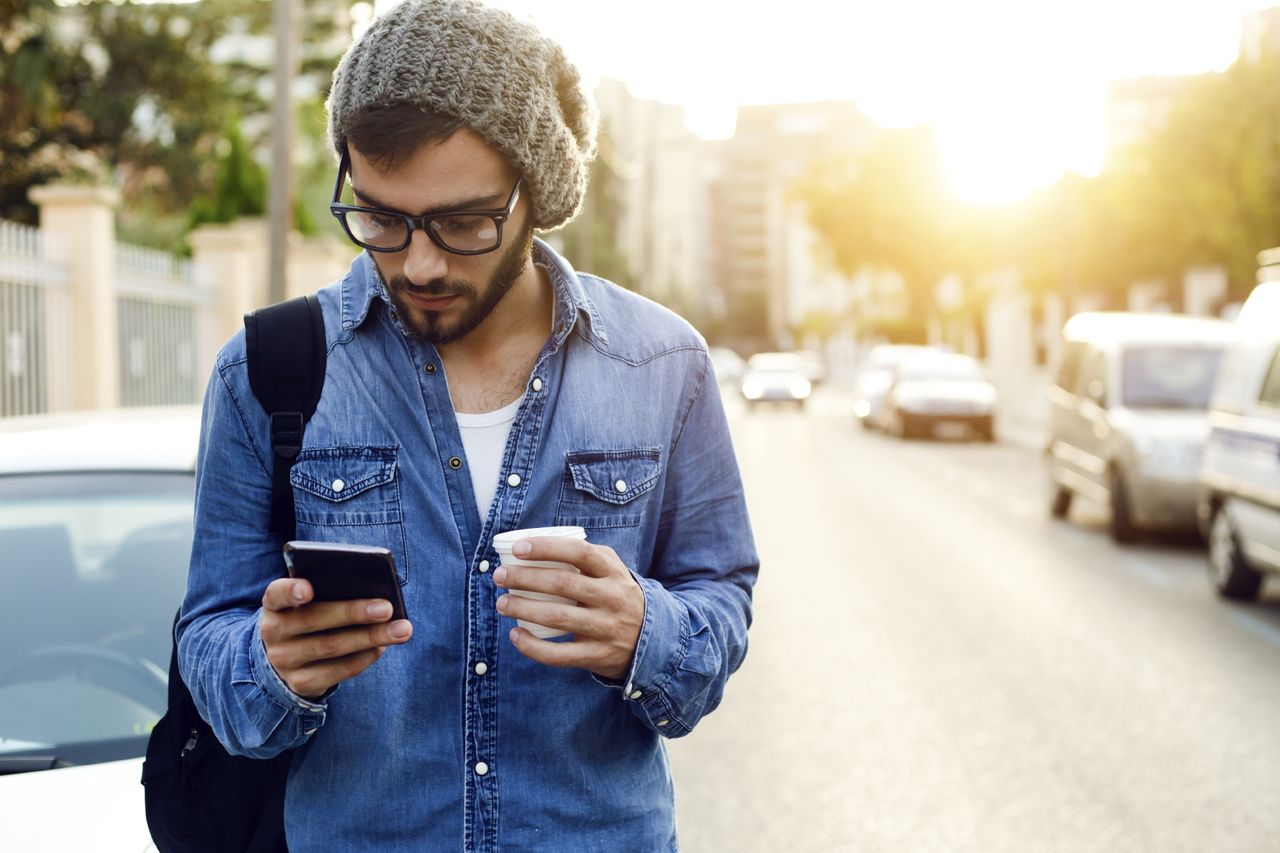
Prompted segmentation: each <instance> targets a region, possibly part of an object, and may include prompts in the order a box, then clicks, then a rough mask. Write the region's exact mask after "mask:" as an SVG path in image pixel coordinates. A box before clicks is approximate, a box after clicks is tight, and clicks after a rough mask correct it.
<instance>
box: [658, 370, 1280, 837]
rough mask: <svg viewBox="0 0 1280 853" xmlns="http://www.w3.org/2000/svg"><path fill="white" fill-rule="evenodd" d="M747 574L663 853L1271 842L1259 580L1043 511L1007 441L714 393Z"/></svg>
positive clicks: (1276, 767) (683, 746)
mask: <svg viewBox="0 0 1280 853" xmlns="http://www.w3.org/2000/svg"><path fill="white" fill-rule="evenodd" d="M730 406H731V409H730V417H731V420H732V424H733V430H734V437H735V444H736V447H737V450H738V455H739V460H740V463H741V465H742V468H743V472H744V477H745V480H746V485H747V494H748V501H749V504H750V508H751V513H752V518H753V522H754V524H755V533H756V539H757V544H758V546H759V549H760V552H761V556H762V570H761V577H760V581H759V583H758V585H757V587H756V599H755V600H756V606H755V624H754V626H753V627H752V630H751V649H750V653H749V655H748V658H747V662H746V664H745V665H744V666H743V668H742V670H740V671H739V672H738V674H737V675H736V676H735V677H734V678H733V679H732V680H731V681H730V683H729V688H728V692H727V694H726V696H725V700H724V702H723V704H722V705H721V707H720V708H719V709H718V710H717V711H716V712H715V713H713V714H712V715H711V716H709V717H708V718H706V719H705V720H704V721H703V722H702V723H701V724H700V726H699V727H698V728H697V729H696V730H695V731H694V732H693V733H692V734H691V735H689V736H688V737H686V738H683V739H680V740H677V741H673V742H671V743H670V745H669V751H670V754H671V758H672V763H673V765H674V773H675V778H676V791H677V811H678V816H679V817H678V819H679V827H680V837H681V846H682V849H683V850H685V851H686V853H721V851H733V853H739V851H762V853H765V852H766V851H767V853H774V851H786V853H807V851H893V853H900V852H901V851H905V852H906V853H916V851H974V852H975V853H1003V851H1008V853H1035V851H1072V853H1076V851H1098V853H1125V851H1152V853H1176V851H1188V853H1207V852H1208V851H1230V853H1236V851H1241V853H1253V851H1280V583H1273V585H1272V588H1271V590H1270V591H1264V597H1263V600H1262V601H1261V602H1259V603H1257V604H1254V605H1251V606H1234V605H1228V604H1225V603H1223V602H1222V601H1220V600H1218V599H1217V598H1216V596H1215V595H1214V594H1213V593H1212V592H1211V590H1210V589H1209V587H1208V583H1207V580H1206V576H1205V571H1204V556H1203V553H1202V552H1201V551H1200V549H1199V547H1198V545H1196V544H1195V543H1193V542H1187V541H1181V542H1179V541H1169V540H1164V541H1154V542H1146V543H1143V544H1140V545H1137V546H1134V547H1130V548H1126V549H1120V548H1118V547H1117V546H1115V545H1113V544H1112V543H1111V541H1110V540H1109V539H1108V538H1107V536H1106V534H1105V520H1106V517H1105V514H1104V512H1103V510H1101V509H1097V508H1092V507H1089V506H1087V505H1080V502H1079V501H1078V502H1077V504H1078V505H1077V506H1076V507H1075V508H1073V515H1072V518H1071V520H1070V521H1069V522H1068V523H1063V522H1054V521H1052V520H1050V519H1049V517H1048V512H1047V489H1046V485H1045V475H1044V468H1043V464H1042V460H1041V459H1040V457H1039V456H1038V455H1037V454H1036V453H1035V452H1034V451H1033V450H1032V449H1031V448H1030V447H1029V446H1025V445H1022V444H1017V443H1012V442H1009V443H1005V442H1001V443H997V444H995V445H984V444H980V443H968V442H963V441H946V442H923V441H913V442H902V441H899V440H897V439H892V438H888V437H885V436H881V435H878V434H872V433H866V432H863V431H862V430H860V429H858V427H857V426H855V425H854V423H853V419H852V414H851V411H852V410H851V407H850V405H849V401H848V399H847V398H845V397H843V396H841V395H839V394H837V393H835V392H827V393H826V394H825V395H824V396H822V397H820V398H818V399H816V400H814V401H813V405H811V407H810V411H809V412H808V413H806V414H800V413H795V412H791V411H784V410H769V411H761V412H755V413H750V414H747V413H745V412H743V411H741V409H740V406H739V405H738V404H737V402H736V401H734V400H732V399H730Z"/></svg>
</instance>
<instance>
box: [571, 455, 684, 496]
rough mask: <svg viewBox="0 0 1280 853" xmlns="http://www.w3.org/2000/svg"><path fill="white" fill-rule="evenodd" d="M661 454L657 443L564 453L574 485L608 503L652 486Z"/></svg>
mask: <svg viewBox="0 0 1280 853" xmlns="http://www.w3.org/2000/svg"><path fill="white" fill-rule="evenodd" d="M660 457H661V451H660V450H659V449H658V448H656V447H645V448H639V449H637V450H574V451H570V452H569V453H567V454H565V459H566V461H567V462H568V465H569V473H570V476H572V477H573V485H574V486H575V487H577V488H578V489H581V490H582V491H584V492H588V493H590V494H592V495H594V496H595V497H597V498H599V499H600V500H602V501H605V502H607V503H611V504H625V503H628V502H629V501H632V500H635V499H636V498H638V497H639V496H640V495H643V494H644V493H645V492H647V491H649V490H650V489H652V488H653V487H654V486H655V485H656V484H657V482H658V472H659V470H660V467H661V465H660V462H659V459H660Z"/></svg>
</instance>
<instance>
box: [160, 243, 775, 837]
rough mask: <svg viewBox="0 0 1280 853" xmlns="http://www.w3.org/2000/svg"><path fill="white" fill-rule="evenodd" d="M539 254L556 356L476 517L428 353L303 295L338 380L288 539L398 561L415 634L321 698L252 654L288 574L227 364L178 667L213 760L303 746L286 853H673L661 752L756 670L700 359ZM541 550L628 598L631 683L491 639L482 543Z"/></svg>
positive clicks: (495, 622)
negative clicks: (637, 626) (554, 529)
mask: <svg viewBox="0 0 1280 853" xmlns="http://www.w3.org/2000/svg"><path fill="white" fill-rule="evenodd" d="M534 252H535V261H536V262H537V263H539V264H540V265H542V266H543V267H544V268H545V269H546V271H547V273H548V275H549V277H550V279H551V281H552V283H553V285H554V288H555V297H556V307H555V319H554V325H553V331H552V334H551V336H550V338H549V339H548V340H547V342H546V344H545V345H544V347H543V348H542V351H541V352H540V354H539V355H538V358H537V361H536V363H535V365H534V368H533V371H532V373H531V374H530V376H529V378H528V382H527V384H526V387H525V399H524V402H523V403H522V404H521V407H520V411H519V414H518V416H517V417H516V420H515V423H514V424H513V425H512V427H511V433H510V437H509V439H508V442H507V446H506V450H505V454H504V457H503V465H502V474H501V479H500V483H499V486H498V492H497V495H496V496H495V498H494V501H493V504H492V505H491V507H490V508H489V511H488V515H487V517H485V518H480V517H479V516H478V514H477V511H476V503H475V500H474V498H473V495H472V486H471V479H470V476H469V474H468V471H467V469H466V464H465V454H464V451H463V447H462V441H461V438H460V436H459V431H458V427H457V422H456V419H455V417H454V412H453V407H452V404H451V402H450V397H449V392H448V388H447V385H446V378H445V375H444V370H443V367H442V365H441V361H440V356H439V354H438V353H437V352H436V350H435V348H434V347H433V346H431V345H430V344H428V343H425V342H423V341H421V340H418V339H415V338H412V337H409V336H406V335H405V334H404V331H403V329H402V327H401V326H400V325H399V323H398V321H397V319H396V317H395V314H394V312H392V311H391V310H390V308H389V305H388V303H387V301H386V293H385V290H384V288H383V285H382V283H381V278H380V277H379V275H378V272H377V270H376V268H375V266H374V264H373V262H372V260H371V259H370V258H369V257H368V256H367V255H361V256H360V257H359V258H357V259H356V260H355V262H354V263H353V264H352V266H351V269H350V271H349V272H348V273H347V275H346V276H345V277H344V278H343V279H342V280H341V281H339V282H337V283H336V284H333V285H330V286H328V287H326V288H324V289H322V290H321V291H320V292H319V295H320V301H321V304H322V306H323V309H324V316H325V325H326V329H327V334H326V337H327V343H328V350H329V358H328V369H327V374H326V381H325V389H324V394H323V396H322V397H321V399H320V403H319V406H318V408H317V409H316V413H315V416H314V417H313V418H312V420H311V422H310V424H309V425H308V427H307V430H306V438H305V443H304V446H303V450H302V452H301V453H300V454H299V456H298V458H297V461H296V463H295V465H294V467H293V470H292V474H291V480H292V484H293V492H294V498H295V502H296V508H297V523H298V524H297V538H299V539H312V540H328V541H338V542H359V543H368V544H372V545H381V546H385V547H387V548H390V549H391V551H392V552H393V553H394V555H395V559H396V565H397V566H398V569H399V571H400V575H401V577H400V580H401V583H402V585H403V592H404V599H405V606H406V609H407V610H408V614H409V618H410V620H411V621H412V622H413V624H414V634H413V638H412V639H411V640H410V641H409V642H408V643H407V644H405V645H402V646H393V647H391V648H389V649H388V650H387V651H386V653H385V654H384V655H383V657H382V658H381V659H379V660H378V661H377V662H376V663H374V664H373V666H371V667H370V668H369V669H368V670H366V671H365V672H363V673H361V674H360V675H358V676H356V677H355V678H353V679H350V680H348V681H346V682H344V683H342V684H340V685H339V686H338V687H337V688H336V690H334V691H333V692H332V693H330V694H329V695H327V696H326V697H325V698H324V700H323V701H318V702H310V701H307V700H305V699H302V698H301V697H299V696H297V695H295V694H293V693H292V692H291V691H290V690H289V689H288V688H287V687H286V685H285V684H284V682H283V681H282V680H281V679H280V678H279V676H278V675H277V674H276V673H275V671H274V670H273V669H272V668H271V666H270V664H269V663H268V662H267V660H266V656H265V652H264V649H263V646H262V642H261V639H260V637H259V635H258V612H259V607H260V604H261V599H262V594H263V591H264V589H265V588H266V586H267V585H268V584H269V583H270V582H271V581H272V580H274V579H276V578H278V577H281V576H283V575H284V574H285V572H284V566H283V561H282V559H281V550H280V549H281V545H282V542H281V541H280V540H279V538H278V537H273V536H272V535H271V534H269V533H268V532H267V529H266V527H267V524H266V522H267V515H268V504H269V499H270V492H271V477H270V445H269V439H268V429H267V419H266V416H265V415H264V413H263V411H262V409H261V407H260V406H259V404H258V403H257V401H256V400H255V399H254V397H253V395H252V392H251V391H250V388H249V379H248V373H247V370H246V363H245V345H244V336H243V332H241V333H240V334H237V335H236V336H235V337H234V338H233V339H232V340H231V341H230V342H229V343H228V344H227V345H226V346H225V347H224V348H223V350H222V351H221V353H220V354H219V356H218V359H217V363H216V366H215V368H214V371H213V375H212V378H211V381H210V385H209V389H208V392H207V394H206V396H205V403H204V423H203V427H202V435H201V445H200V458H199V463H198V469H197V481H196V482H197V487H196V516H195V544H194V548H193V551H192V557H191V567H190V575H189V579H188V587H187V594H186V599H185V601H184V603H183V608H182V617H181V620H180V623H179V643H178V650H179V657H180V666H181V670H182V673H183V677H184V679H185V680H186V682H187V684H188V686H189V688H190V690H191V693H192V695H193V696H194V698H195V701H196V703H197V705H198V706H199V708H200V710H201V713H202V714H203V715H204V716H205V718H206V719H207V720H208V721H209V723H210V724H211V725H212V727H213V729H214V732H215V733H216V734H217V736H218V738H219V739H220V740H221V741H222V742H223V743H224V744H225V745H226V746H227V748H228V749H229V750H231V751H232V752H234V753H238V754H242V755H247V756H260V757H267V756H272V755H276V754H278V753H279V752H281V751H282V750H286V749H295V748H296V749H297V752H296V753H295V756H294V761H293V765H292V771H291V773H290V777H289V784H288V791H287V796H286V807H285V826H286V833H287V837H288V841H289V846H290V849H291V850H292V851H294V853H301V852H302V851H312V850H316V851H319V850H324V851H333V850H360V851H392V850H395V851H408V850H414V851H422V850H466V851H497V850H506V851H520V853H529V851H541V850H545V851H554V853H573V851H582V853H599V851H605V850H608V851H667V850H676V849H677V844H676V834H675V812H674V797H673V792H672V780H671V774H670V769H669V766H668V763H667V756H666V750H665V748H664V745H663V738H666V737H679V736H681V735H684V734H687V733H688V732H689V731H690V730H692V729H693V727H694V726H695V725H696V724H697V723H698V721H699V720H700V719H702V717H703V715H705V714H707V713H709V712H710V711H712V710H713V709H714V708H715V707H716V705H717V704H719V702H720V699H721V696H722V694H723V692H724V688H725V682H726V681H727V679H728V677H729V675H730V673H732V672H733V671H734V670H736V669H737V668H738V667H739V665H741V663H742V660H743V657H744V656H745V654H746V650H747V628H748V625H749V624H750V622H751V589H752V585H753V584H754V582H755V578H756V572H757V565H758V559H757V556H756V551H755V546H754V543H753V540H752V535H751V530H750V525H749V522H748V519H747V510H746V504H745V500H744V497H743V491H742V483H741V478H740V476H739V473H738V467H737V463H736V461H735V458H734V453H733V448H732V445H731V443H730V437H729V431H728V428H727V424H726V421H725V416H724V411H723V408H722V405H721V400H720V395H719V390H718V387H717V384H716V381H715V376H714V374H713V373H712V369H711V366H710V362H709V360H708V357H707V353H706V347H705V345H704V342H703V341H702V339H701V338H700V337H699V336H698V334H697V333H696V332H695V331H694V330H693V329H692V328H691V327H690V326H689V325H688V324H687V323H685V322H684V321H683V320H681V319H679V318H678V317H676V316H675V315H674V314H672V313H670V312H669V311H667V310H665V309H663V308H661V307H659V306H657V305H655V304H654V303H652V302H649V301H648V300H645V299H643V298H641V297H639V296H637V295H635V294H632V293H629V292H627V291H625V290H623V289H621V288H619V287H617V286H615V285H612V284H610V283H608V282H605V281H603V280H601V279H598V278H594V277H592V276H588V275H584V274H581V273H577V272H575V271H574V270H572V269H571V268H570V267H569V265H568V264H567V263H566V262H565V261H564V260H563V259H562V258H560V257H559V256H558V255H556V254H555V253H554V252H552V250H551V249H550V248H548V247H547V246H546V245H545V244H544V243H541V242H537V243H535V249H534ZM458 461H462V465H461V466H459V467H455V466H457V465H458ZM451 462H452V464H451ZM337 480H342V481H343V483H344V484H345V485H344V486H343V487H341V488H340V489H335V488H334V485H335V481H337ZM619 481H622V482H624V483H626V484H627V488H626V491H624V492H622V493H619V492H618V491H617V490H616V488H615V486H616V484H617V483H618V482H619ZM551 525H581V526H582V527H584V528H586V531H587V537H588V539H589V540H590V541H592V542H596V543H600V544H603V545H609V546H610V547H612V548H613V549H614V550H615V551H617V553H618V555H619V556H620V557H621V558H622V560H623V562H625V563H626V564H627V566H628V567H630V568H631V569H632V571H633V573H634V575H635V577H636V580H637V582H638V583H639V585H640V587H641V589H642V590H643V592H644V600H645V612H644V624H643V627H642V628H641V631H640V637H639V644H638V646H637V648H636V653H635V658H634V660H633V663H632V666H631V670H630V673H629V674H628V675H627V677H626V679H625V680H624V681H622V682H619V683H612V682H608V681H606V680H604V679H601V678H598V677H596V676H593V675H592V674H591V673H589V672H587V671H585V670H581V669H566V668H554V667H548V666H544V665H542V664H539V663H536V662H534V661H531V660H529V659H527V658H525V657H524V656H523V655H521V654H520V653H519V652H518V651H517V650H516V649H515V647H514V646H512V645H511V642H510V640H509V639H508V637H507V633H508V632H509V631H510V629H511V628H512V627H513V626H514V624H515V623H514V620H512V619H510V618H508V617H504V616H502V615H500V614H499V613H498V612H497V610H496V609H495V602H496V600H497V597H498V595H499V594H500V593H501V590H500V589H499V588H497V587H496V586H495V585H494V583H493V581H492V573H491V572H490V568H491V567H494V566H496V565H497V564H498V555H497V553H496V552H495V551H494V549H493V545H492V538H493V535H494V534H495V533H498V532H501V531H503V530H510V529H514V528H524V527H542V526H551ZM481 664H483V666H481Z"/></svg>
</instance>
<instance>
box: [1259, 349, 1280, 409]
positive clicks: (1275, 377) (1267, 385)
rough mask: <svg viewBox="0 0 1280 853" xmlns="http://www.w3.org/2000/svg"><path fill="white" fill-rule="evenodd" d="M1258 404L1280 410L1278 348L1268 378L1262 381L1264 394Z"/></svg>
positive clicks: (1261, 394)
mask: <svg viewBox="0 0 1280 853" xmlns="http://www.w3.org/2000/svg"><path fill="white" fill-rule="evenodd" d="M1258 402H1259V403H1261V404H1262V405H1264V406H1274V407H1276V408H1278V409H1280V347H1276V351H1275V353H1274V354H1273V355H1272V356H1271V367H1270V368H1269V369H1268V370H1267V378H1266V379H1264V380H1263V381H1262V392H1261V393H1260V394H1259V395H1258Z"/></svg>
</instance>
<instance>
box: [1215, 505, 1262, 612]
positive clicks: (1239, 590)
mask: <svg viewBox="0 0 1280 853" xmlns="http://www.w3.org/2000/svg"><path fill="white" fill-rule="evenodd" d="M1209 577H1210V579H1211V580H1212V581H1213V587H1214V589H1216V590H1217V591H1218V595H1220V596H1222V597H1223V598H1229V599H1232V600H1233V601H1252V600H1253V599H1255V598H1257V597H1258V590H1259V589H1261V588H1262V572H1259V571H1257V570H1256V569H1251V568H1249V564H1248V563H1246V562H1245V559H1244V554H1242V553H1241V552H1240V540H1239V538H1238V537H1237V536H1236V532H1235V529H1234V528H1232V526H1231V519H1230V518H1229V517H1228V516H1227V508H1226V507H1225V506H1220V507H1218V509H1217V510H1216V511H1215V512H1214V514H1213V521H1212V522H1211V523H1210V526H1209Z"/></svg>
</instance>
